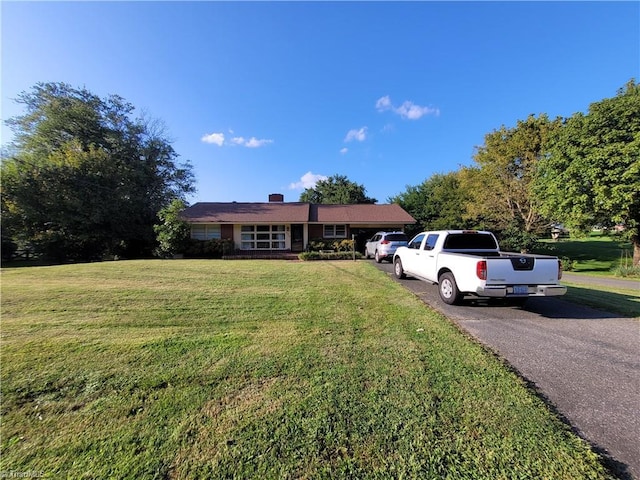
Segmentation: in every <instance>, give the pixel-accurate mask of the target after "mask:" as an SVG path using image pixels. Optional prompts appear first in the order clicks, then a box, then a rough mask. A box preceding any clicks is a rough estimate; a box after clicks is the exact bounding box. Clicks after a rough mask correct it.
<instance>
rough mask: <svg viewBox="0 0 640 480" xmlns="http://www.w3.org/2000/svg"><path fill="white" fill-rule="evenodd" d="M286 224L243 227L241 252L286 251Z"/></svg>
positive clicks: (241, 231) (241, 227)
mask: <svg viewBox="0 0 640 480" xmlns="http://www.w3.org/2000/svg"><path fill="white" fill-rule="evenodd" d="M285 232H286V227H285V225H284V224H277V225H241V226H240V249H241V250H286V248H287V235H286V233H285Z"/></svg>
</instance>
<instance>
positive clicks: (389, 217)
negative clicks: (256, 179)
mask: <svg viewBox="0 0 640 480" xmlns="http://www.w3.org/2000/svg"><path fill="white" fill-rule="evenodd" d="M181 217H182V218H183V219H184V220H186V221H188V222H191V223H307V222H310V223H349V224H358V223H360V224H365V223H366V224H371V223H378V224H383V223H393V224H412V223H416V221H415V219H414V218H413V217H412V216H411V215H409V214H408V213H407V212H406V211H405V210H404V209H403V208H402V207H401V206H400V205H397V204H385V205H372V204H362V205H315V204H309V203H301V202H286V203H285V202H271V203H240V202H231V203H222V202H219V203H216V202H199V203H196V204H194V205H192V206H191V207H189V208H187V209H185V210H183V212H182V214H181Z"/></svg>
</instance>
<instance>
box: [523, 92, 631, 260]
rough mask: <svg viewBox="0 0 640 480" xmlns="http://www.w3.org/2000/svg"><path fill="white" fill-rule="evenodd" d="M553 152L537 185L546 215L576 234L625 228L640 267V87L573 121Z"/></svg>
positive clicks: (555, 140)
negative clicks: (597, 226) (610, 228)
mask: <svg viewBox="0 0 640 480" xmlns="http://www.w3.org/2000/svg"><path fill="white" fill-rule="evenodd" d="M549 152H550V154H549V156H547V157H546V158H544V159H543V160H542V161H541V162H540V165H539V168H538V172H537V176H536V182H535V190H536V193H537V195H538V198H539V200H540V202H541V207H542V211H543V212H544V213H545V214H546V215H548V216H549V217H550V218H551V219H553V220H556V221H559V222H563V223H565V224H566V225H567V226H568V227H569V228H571V229H573V231H576V230H578V231H583V232H586V231H588V230H589V229H591V228H592V227H593V226H594V225H603V226H612V225H615V224H624V225H625V227H626V234H627V235H628V237H629V238H630V239H631V241H632V242H633V245H634V255H633V258H634V265H638V264H640V239H639V232H638V228H639V225H640V84H638V83H636V82H635V81H634V80H631V81H629V82H628V83H627V84H626V86H625V87H624V88H622V89H620V90H619V91H618V92H617V95H616V96H615V97H613V98H607V99H604V100H602V101H600V102H596V103H592V104H591V105H590V106H589V111H588V113H587V114H586V115H585V114H583V113H576V114H574V115H573V116H572V117H570V118H569V119H567V120H566V121H565V123H564V125H563V127H562V128H561V129H560V130H558V131H557V132H555V135H554V136H553V138H552V142H551V144H550V148H549Z"/></svg>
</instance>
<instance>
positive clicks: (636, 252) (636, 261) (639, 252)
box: [631, 235, 640, 267]
mask: <svg viewBox="0 0 640 480" xmlns="http://www.w3.org/2000/svg"><path fill="white" fill-rule="evenodd" d="M631 243H633V266H634V267H638V266H640V235H634V236H633V237H631Z"/></svg>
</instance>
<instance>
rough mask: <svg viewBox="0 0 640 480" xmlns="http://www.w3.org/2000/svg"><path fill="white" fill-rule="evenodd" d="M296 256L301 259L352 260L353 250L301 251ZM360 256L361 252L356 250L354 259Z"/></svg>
mask: <svg viewBox="0 0 640 480" xmlns="http://www.w3.org/2000/svg"><path fill="white" fill-rule="evenodd" d="M298 258H299V259H300V260H303V261H308V260H353V252H331V253H324V252H315V251H313V252H303V253H301V254H299V255H298ZM361 258H362V254H361V253H359V252H356V260H359V259H361Z"/></svg>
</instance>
